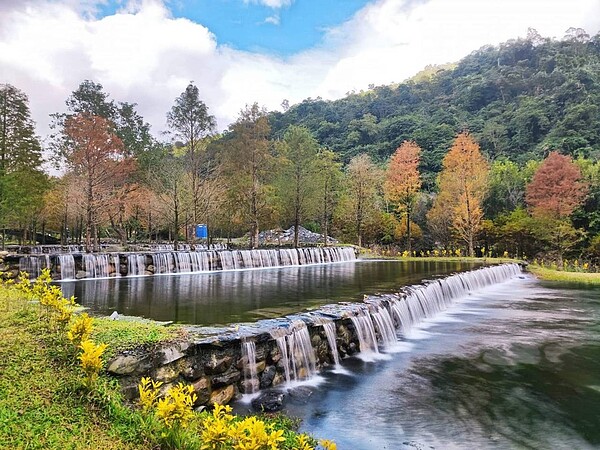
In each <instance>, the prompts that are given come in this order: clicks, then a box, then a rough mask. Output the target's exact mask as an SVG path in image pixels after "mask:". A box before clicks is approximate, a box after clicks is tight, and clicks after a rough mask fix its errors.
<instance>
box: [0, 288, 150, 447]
mask: <svg viewBox="0 0 600 450" xmlns="http://www.w3.org/2000/svg"><path fill="white" fill-rule="evenodd" d="M0 341H1V342H2V345H1V346H0V373H1V374H2V376H1V377H0V448H7V449H8V448H10V449H21V448H27V449H66V448H69V449H80V448H81V449H83V448H102V449H145V448H146V449H147V448H149V447H151V445H149V444H150V443H149V442H147V441H146V440H145V439H144V438H143V437H142V436H140V435H139V433H136V430H135V423H136V413H135V412H133V411H129V410H127V409H126V408H124V407H123V406H122V405H120V404H119V394H118V391H117V387H116V386H115V385H114V384H111V383H110V382H108V381H107V380H101V381H100V383H99V386H98V388H99V390H101V393H98V394H90V393H89V392H87V391H86V390H85V389H84V387H83V384H82V379H81V375H80V374H79V372H78V370H77V369H78V368H77V367H76V362H77V360H76V359H75V358H69V356H71V355H67V354H65V351H64V349H63V348H62V346H60V345H55V344H56V343H55V342H54V341H55V337H54V336H53V335H52V333H49V332H48V330H47V329H46V326H45V323H44V320H43V319H42V318H41V316H40V307H39V306H38V305H37V304H32V303H27V302H26V301H25V300H24V299H23V298H22V297H21V296H20V294H19V293H18V292H17V291H16V290H13V289H6V288H3V287H0ZM69 360H71V361H72V363H70V362H68V361H69Z"/></svg>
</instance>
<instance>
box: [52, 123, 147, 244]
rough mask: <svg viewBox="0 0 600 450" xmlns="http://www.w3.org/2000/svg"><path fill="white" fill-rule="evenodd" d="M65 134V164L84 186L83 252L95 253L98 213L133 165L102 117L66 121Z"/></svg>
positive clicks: (119, 141) (120, 142)
mask: <svg viewBox="0 0 600 450" xmlns="http://www.w3.org/2000/svg"><path fill="white" fill-rule="evenodd" d="M64 133H65V134H66V136H67V137H68V142H69V143H70V144H71V145H70V146H69V147H68V148H67V149H66V157H67V161H68V163H69V165H70V166H71V168H72V170H73V172H74V173H75V174H76V175H78V176H79V177H81V178H82V179H83V180H84V183H85V200H84V202H85V211H86V217H85V227H86V230H85V239H86V249H87V251H91V250H97V249H98V248H99V245H98V225H99V212H100V211H101V210H102V208H103V207H104V206H105V204H106V203H107V202H109V201H110V200H111V199H112V195H111V194H112V193H113V192H114V189H115V188H116V187H117V186H119V185H122V184H124V183H125V181H126V178H127V176H128V175H129V174H130V173H131V172H132V171H133V169H134V167H135V165H134V161H133V160H131V159H128V158H125V151H124V148H123V143H122V141H121V139H119V137H118V136H117V135H116V134H115V133H114V132H113V130H112V127H111V125H110V123H109V122H108V120H106V119H105V118H103V117H100V116H94V115H91V114H89V113H82V114H78V115H75V116H72V117H69V118H67V120H66V122H65V129H64ZM92 244H93V245H92Z"/></svg>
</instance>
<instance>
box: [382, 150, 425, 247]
mask: <svg viewBox="0 0 600 450" xmlns="http://www.w3.org/2000/svg"><path fill="white" fill-rule="evenodd" d="M420 157H421V147H419V146H418V145H417V144H416V143H414V142H411V141H404V142H403V143H402V145H400V147H398V148H397V149H396V152H395V153H394V154H393V155H392V158H391V159H390V163H389V166H388V169H387V171H386V175H385V182H384V184H383V191H384V193H385V196H386V197H387V199H388V200H389V201H391V202H392V203H394V204H395V205H396V206H397V210H398V213H400V215H401V216H404V217H405V218H406V248H407V250H408V251H409V252H412V245H411V234H410V231H411V230H410V228H411V220H412V213H413V208H414V206H415V202H416V200H417V197H418V195H419V189H420V188H421V177H420V174H419V162H420Z"/></svg>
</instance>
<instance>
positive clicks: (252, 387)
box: [240, 379, 259, 394]
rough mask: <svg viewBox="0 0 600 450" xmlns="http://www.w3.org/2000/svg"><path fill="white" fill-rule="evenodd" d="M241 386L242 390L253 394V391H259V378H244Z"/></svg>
mask: <svg viewBox="0 0 600 450" xmlns="http://www.w3.org/2000/svg"><path fill="white" fill-rule="evenodd" d="M240 387H241V388H242V392H243V393H244V394H252V393H253V392H256V391H258V387H259V383H258V380H256V379H255V380H244V381H242V382H241V383H240Z"/></svg>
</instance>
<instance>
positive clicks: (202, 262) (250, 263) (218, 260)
mask: <svg viewBox="0 0 600 450" xmlns="http://www.w3.org/2000/svg"><path fill="white" fill-rule="evenodd" d="M157 248H161V249H163V250H162V251H160V252H156V253H125V254H119V253H110V254H108V253H84V254H82V255H81V270H83V271H84V272H85V278H105V277H109V276H121V260H122V261H123V263H124V262H125V261H127V273H126V275H128V276H139V275H144V274H146V273H147V270H148V269H147V267H146V258H147V257H148V256H151V258H152V265H153V266H154V272H153V273H154V274H172V273H197V272H208V271H213V270H238V269H258V268H270V267H284V266H297V265H306V264H326V263H332V262H344V261H354V260H356V255H355V253H354V249H353V248H351V247H343V248H341V247H326V248H303V249H259V250H207V249H204V250H201V251H198V250H196V251H189V250H187V251H183V250H182V251H170V250H164V249H165V248H168V246H167V245H163V244H161V245H159V246H158V247H157ZM74 256H75V258H77V267H79V263H78V261H79V259H78V258H79V257H80V256H79V255H74ZM44 257H46V258H49V255H47V254H46V255H44V254H40V255H39V256H27V257H23V258H22V267H23V268H26V269H28V271H30V272H32V274H34V275H35V274H39V270H40V267H50V263H49V261H48V262H47V263H46V266H40V265H39V261H38V260H37V259H36V258H44ZM56 257H57V258H58V260H59V261H61V262H65V264H61V268H62V267H63V266H64V267H67V271H66V275H62V276H61V278H62V279H63V280H66V279H72V278H75V277H76V274H77V272H76V270H75V261H73V265H70V266H69V262H70V261H67V259H66V258H68V257H73V255H70V254H57V255H56ZM70 268H72V270H70ZM124 270H125V269H124V268H123V271H124ZM150 272H152V269H150ZM35 276H37V275H35ZM65 276H66V277H68V278H65Z"/></svg>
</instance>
